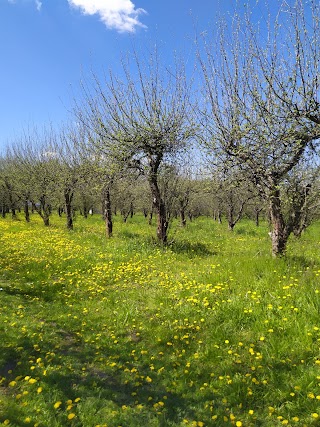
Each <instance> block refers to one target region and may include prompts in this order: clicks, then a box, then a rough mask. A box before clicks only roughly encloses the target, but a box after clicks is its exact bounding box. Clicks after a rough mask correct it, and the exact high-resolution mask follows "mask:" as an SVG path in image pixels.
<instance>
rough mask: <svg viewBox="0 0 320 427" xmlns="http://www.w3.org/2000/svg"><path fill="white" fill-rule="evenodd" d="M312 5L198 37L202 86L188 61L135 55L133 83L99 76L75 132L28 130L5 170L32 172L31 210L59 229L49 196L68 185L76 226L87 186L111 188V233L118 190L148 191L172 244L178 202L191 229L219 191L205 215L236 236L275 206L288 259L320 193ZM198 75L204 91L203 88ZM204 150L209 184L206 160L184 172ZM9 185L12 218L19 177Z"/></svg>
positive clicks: (128, 74)
mask: <svg viewBox="0 0 320 427" xmlns="http://www.w3.org/2000/svg"><path fill="white" fill-rule="evenodd" d="M304 3H305V2H302V1H301V0H297V1H296V2H295V3H294V5H293V6H292V7H290V6H288V4H287V2H284V4H283V5H282V6H281V7H280V9H279V11H278V14H277V16H275V17H270V18H269V22H268V23H267V25H266V27H265V28H258V27H257V25H255V24H253V22H252V21H251V11H250V10H246V11H244V13H242V14H241V15H238V14H237V13H236V14H235V15H234V16H233V18H232V20H231V22H230V25H229V23H228V22H226V21H223V22H221V25H220V26H219V30H218V32H217V33H216V34H215V38H214V43H211V42H210V40H209V41H208V40H207V38H206V37H205V36H203V37H202V36H201V37H198V38H197V39H196V58H197V64H198V68H197V70H196V72H195V76H194V78H193V79H192V78H188V77H187V72H186V70H185V67H184V63H183V61H178V60H177V61H176V62H175V65H174V66H172V67H165V66H164V64H163V63H162V61H161V58H160V54H159V52H158V51H157V50H155V51H154V52H152V53H151V54H149V55H148V57H147V58H145V57H144V56H143V55H141V54H140V55H138V53H137V52H134V53H133V55H131V56H128V58H126V60H124V61H123V63H122V71H123V72H122V74H121V75H115V74H114V73H112V72H110V74H109V76H108V77H107V78H105V79H104V80H101V79H99V78H98V77H97V76H93V81H92V82H90V83H89V82H88V83H87V84H84V85H83V86H82V94H83V97H82V99H81V100H78V101H77V102H75V107H74V115H75V118H76V123H77V124H76V126H75V127H73V128H70V127H68V128H67V129H66V128H65V129H64V130H63V131H60V132H59V133H58V134H55V133H54V132H53V131H51V130H50V131H48V130H47V131H46V132H43V133H41V134H39V133H36V132H28V133H27V134H25V135H24V137H23V138H22V141H20V142H18V143H16V144H15V147H14V148H13V149H12V150H11V151H9V152H8V154H7V156H6V158H5V159H3V160H2V163H3V164H4V167H5V168H6V169H7V170H8V168H9V169H10V167H12V168H18V169H19V168H20V174H19V176H21V177H22V180H21V182H19V185H18V183H16V185H18V187H19V194H20V195H19V197H21V194H23V196H22V197H23V199H24V202H25V205H24V206H25V211H26V212H27V211H28V206H29V204H30V203H31V205H32V206H33V208H34V209H35V210H37V211H38V213H39V214H40V215H41V216H42V217H43V219H44V222H45V223H48V221H49V216H48V214H49V211H50V206H51V204H50V203H49V202H48V199H47V194H48V192H49V193H50V192H51V191H52V192H54V190H55V188H56V187H57V186H59V187H60V188H63V198H64V205H65V211H66V215H67V218H68V228H71V227H72V203H73V198H74V194H75V188H78V189H80V188H81V190H79V194H83V195H84V194H90V191H91V192H92V191H93V192H94V191H96V190H97V189H99V192H100V194H101V195H102V196H103V213H104V217H105V218H106V228H107V233H108V235H110V234H111V233H112V206H111V197H112V194H114V192H115V190H114V189H115V186H118V188H119V187H120V186H121V185H123V186H124V188H125V189H126V190H128V189H129V188H130V186H128V185H127V184H125V183H126V182H127V183H128V182H131V183H132V182H135V183H139V185H138V184H137V185H138V187H139V186H140V188H147V190H145V191H143V193H144V195H148V194H149V195H150V196H151V200H152V205H153V209H154V210H155V212H156V214H157V237H158V239H159V240H160V241H161V242H162V243H166V241H167V235H168V225H169V218H170V215H171V213H172V209H171V206H173V204H174V203H173V200H174V201H175V204H176V208H175V210H176V211H178V210H180V212H184V213H181V216H182V222H183V223H184V222H185V211H186V206H187V205H188V203H189V199H190V194H191V193H192V191H193V192H194V189H195V188H197V187H200V188H201V187H207V184H208V187H209V188H210V189H211V191H212V193H213V194H212V198H211V200H210V203H208V200H209V196H208V194H207V202H206V203H204V205H205V209H208V206H210V205H211V202H212V200H215V201H216V203H215V206H216V209H215V210H216V214H217V217H219V215H220V213H219V211H221V209H220V207H222V206H228V208H227V209H225V214H226V215H227V217H228V223H229V227H230V229H232V228H233V227H234V225H235V223H236V222H237V220H238V219H239V218H240V217H241V215H242V214H243V212H244V209H245V206H246V205H248V203H250V204H251V205H254V210H255V213H256V215H257V216H258V215H259V213H260V211H261V210H262V208H263V207H265V206H266V207H267V208H266V209H267V213H268V217H269V219H270V224H271V229H272V231H271V236H272V253H273V255H274V256H278V255H281V254H283V253H284V251H285V248H286V243H287V240H288V238H289V236H290V234H291V233H292V232H295V233H296V234H299V233H300V232H301V230H302V229H303V228H305V227H306V226H307V225H308V223H309V222H310V220H311V218H312V214H313V213H314V212H315V211H316V209H315V205H316V203H315V198H316V196H317V195H318V194H319V193H318V142H319V138H320V103H319V96H320V93H319V84H320V74H319V46H320V43H319V42H320V40H319V37H320V28H319V25H320V13H319V5H318V4H317V2H313V1H310V2H309V3H308V5H306V4H304ZM271 24H272V25H271ZM212 40H213V39H211V41H212ZM198 76H201V80H202V84H201V85H200V90H199V89H197V90H195V82H197V81H198ZM195 77H197V78H195ZM35 141H37V142H38V143H39V142H40V149H39V144H35ZM44 141H45V143H44ZM195 147H197V148H196V150H195ZM192 150H195V151H192ZM200 151H201V152H202V153H205V155H206V159H207V162H206V165H205V167H204V169H203V170H205V173H206V175H207V174H208V173H209V172H211V179H210V180H209V181H208V180H207V179H205V178H204V175H203V174H202V176H201V177H200V178H199V176H197V175H196V170H197V166H196V164H195V162H193V164H192V165H189V168H188V171H187V172H186V167H185V166H184V167H183V166H182V165H185V164H186V159H187V158H190V153H193V158H194V159H195V158H198V157H199V153H200ZM195 153H196V154H195ZM49 170H50V171H51V172H50V171H49ZM28 171H29V172H28ZM50 173H51V175H50ZM2 175H3V179H2V181H3V183H4V184H3V188H4V189H5V190H6V191H7V200H9V203H10V204H11V210H12V206H13V200H14V198H13V196H12V195H11V196H10V192H11V190H10V188H9V187H10V185H11V184H10V182H9V181H8V180H7V183H6V179H7V178H6V177H8V176H10V173H9V174H3V173H2ZM30 185H31V190H30ZM61 186H62V187H61ZM36 188H41V190H40V192H38V194H41V195H40V196H38V200H37V201H35V199H33V197H32V194H33V191H34V190H35V189H36ZM179 188H180V190H179ZM182 188H183V190H182ZM44 189H45V190H44ZM191 189H192V190H191ZM208 191H209V190H208ZM11 193H12V194H13V192H11ZM128 193H130V191H128ZM10 197H11V199H12V200H11V199H10ZM125 199H126V200H128V199H130V197H126V198H125ZM88 200H90V197H89V196H88ZM132 204H133V202H132ZM149 205H150V203H149ZM200 205H201V204H200ZM130 206H131V202H130ZM146 206H147V205H146ZM177 206H178V207H177ZM145 209H147V208H145ZM83 210H84V208H83ZM131 210H132V209H131ZM84 211H85V210H84ZM183 215H184V219H183ZM26 218H27V214H26Z"/></svg>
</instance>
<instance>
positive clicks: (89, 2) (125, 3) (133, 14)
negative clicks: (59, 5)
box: [68, 0, 146, 33]
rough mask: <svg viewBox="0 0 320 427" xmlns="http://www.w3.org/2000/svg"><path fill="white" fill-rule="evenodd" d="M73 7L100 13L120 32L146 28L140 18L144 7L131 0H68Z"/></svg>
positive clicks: (104, 21)
mask: <svg viewBox="0 0 320 427" xmlns="http://www.w3.org/2000/svg"><path fill="white" fill-rule="evenodd" d="M68 2H69V4H70V5H71V6H73V7H78V8H80V10H81V11H82V13H84V14H85V15H94V14H97V15H99V17H100V19H101V21H102V22H103V23H104V24H105V25H106V27H107V28H109V29H114V30H117V31H119V32H120V33H125V32H129V33H134V32H135V30H136V29H137V27H140V28H146V26H145V25H144V24H142V23H141V22H140V20H139V17H140V15H141V14H144V13H146V11H145V10H144V9H140V8H136V7H135V5H134V4H133V3H132V1H131V0H68Z"/></svg>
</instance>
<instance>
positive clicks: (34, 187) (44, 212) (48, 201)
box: [12, 127, 59, 226]
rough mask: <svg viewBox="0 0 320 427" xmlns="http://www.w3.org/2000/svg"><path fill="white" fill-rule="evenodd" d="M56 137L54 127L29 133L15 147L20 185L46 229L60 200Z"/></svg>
mask: <svg viewBox="0 0 320 427" xmlns="http://www.w3.org/2000/svg"><path fill="white" fill-rule="evenodd" d="M55 138H56V135H55V133H54V132H53V130H52V128H50V127H48V128H45V129H43V130H38V129H33V130H28V131H26V132H25V133H24V134H23V136H22V137H21V139H20V140H18V141H17V142H16V143H15V145H14V146H13V148H12V151H13V152H14V155H15V157H16V162H17V172H18V174H19V177H20V179H19V182H20V184H19V185H21V188H23V192H24V196H25V197H26V198H28V200H29V202H30V203H31V205H32V208H33V210H35V211H36V212H37V213H38V214H39V215H40V216H41V218H42V220H43V223H44V225H45V226H49V225H50V215H51V213H52V207H53V204H54V203H55V202H56V200H57V189H58V174H59V162H58V159H57V153H56V151H55V147H56V141H55ZM26 203H27V200H26Z"/></svg>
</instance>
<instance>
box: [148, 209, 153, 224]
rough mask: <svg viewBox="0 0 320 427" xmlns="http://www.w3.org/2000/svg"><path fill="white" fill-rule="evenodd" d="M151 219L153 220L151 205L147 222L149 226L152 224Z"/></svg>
mask: <svg viewBox="0 0 320 427" xmlns="http://www.w3.org/2000/svg"><path fill="white" fill-rule="evenodd" d="M152 218H153V205H152V206H151V209H150V214H149V221H148V224H149V225H151V224H152Z"/></svg>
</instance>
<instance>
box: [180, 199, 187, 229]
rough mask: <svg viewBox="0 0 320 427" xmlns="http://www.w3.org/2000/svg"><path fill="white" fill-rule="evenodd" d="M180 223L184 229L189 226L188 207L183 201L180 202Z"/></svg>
mask: <svg viewBox="0 0 320 427" xmlns="http://www.w3.org/2000/svg"><path fill="white" fill-rule="evenodd" d="M180 221H181V225H182V227H185V226H186V224H187V220H186V207H185V204H184V203H183V201H182V200H180Z"/></svg>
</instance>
